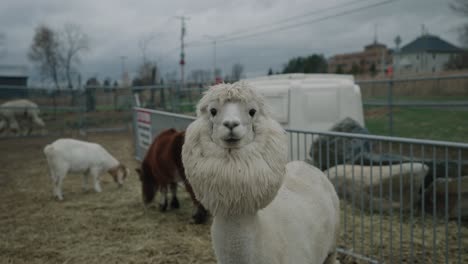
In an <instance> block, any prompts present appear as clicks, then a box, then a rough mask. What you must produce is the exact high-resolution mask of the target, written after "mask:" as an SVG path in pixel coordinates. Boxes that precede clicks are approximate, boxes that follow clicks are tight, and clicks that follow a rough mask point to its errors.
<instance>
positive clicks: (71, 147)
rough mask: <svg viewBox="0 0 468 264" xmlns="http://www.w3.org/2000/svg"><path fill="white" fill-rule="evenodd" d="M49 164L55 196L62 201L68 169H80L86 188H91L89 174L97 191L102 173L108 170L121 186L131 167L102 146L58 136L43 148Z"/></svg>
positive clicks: (99, 188) (84, 187)
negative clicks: (89, 186) (63, 186)
mask: <svg viewBox="0 0 468 264" xmlns="http://www.w3.org/2000/svg"><path fill="white" fill-rule="evenodd" d="M44 154H45V155H46V157H47V163H48V164H49V170H50V176H51V178H52V184H53V187H54V196H56V197H57V198H58V199H59V200H63V195H62V182H63V179H64V178H65V176H66V175H67V174H68V172H81V173H84V175H83V189H85V190H87V188H88V178H89V175H91V176H92V177H93V180H94V190H95V191H96V192H101V185H100V176H101V174H103V173H104V172H108V173H109V174H111V176H112V177H113V178H114V181H115V182H116V183H117V184H118V185H119V187H120V186H122V184H123V181H124V180H125V178H126V177H127V175H128V173H129V170H128V169H127V168H126V167H125V166H124V165H123V164H122V163H120V162H119V161H118V160H117V159H115V158H114V157H113V156H112V155H111V154H109V152H107V151H106V150H105V149H104V148H103V147H102V146H101V145H99V144H95V143H90V142H85V141H81V140H76V139H58V140H56V141H54V142H53V143H52V144H49V145H47V146H46V147H45V148H44Z"/></svg>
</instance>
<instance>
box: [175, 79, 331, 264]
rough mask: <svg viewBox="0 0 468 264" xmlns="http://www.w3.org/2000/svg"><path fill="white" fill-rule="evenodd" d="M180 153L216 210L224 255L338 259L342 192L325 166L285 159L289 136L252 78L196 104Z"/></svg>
mask: <svg viewBox="0 0 468 264" xmlns="http://www.w3.org/2000/svg"><path fill="white" fill-rule="evenodd" d="M182 160H183V163H184V167H185V173H186V174H187V179H188V180H189V182H190V183H191V184H192V187H193V190H194V192H195V195H196V197H197V198H198V199H199V200H200V202H201V203H202V204H203V205H204V206H205V207H206V208H208V209H209V210H210V211H211V212H212V213H213V216H214V221H213V225H212V227H211V231H212V233H211V236H212V240H213V246H214V251H215V254H216V258H217V260H218V263H246V264H247V263H252V264H253V263H255V264H267V263H268V264H279V263H294V264H301V263H320V264H322V263H335V261H336V239H337V237H338V234H339V218H340V209H339V199H338V196H337V194H336V192H335V190H334V187H333V185H332V184H331V182H330V181H329V180H328V178H327V177H326V176H325V174H323V173H322V172H321V171H320V170H319V169H317V168H315V167H312V166H310V165H308V164H306V163H305V162H302V161H294V162H290V163H287V137H286V133H285V131H284V130H283V129H282V127H281V126H280V125H279V124H278V123H277V122H276V121H274V120H273V119H272V118H271V116H270V114H269V112H268V111H266V110H265V105H264V102H263V99H262V98H261V97H260V96H259V95H258V94H257V93H255V92H254V91H253V90H252V87H250V85H249V84H247V83H245V82H238V83H234V84H232V85H231V84H219V85H216V86H213V87H211V88H210V90H209V91H208V92H207V93H206V94H205V95H204V96H203V98H202V99H201V100H200V102H199V104H198V106H197V119H196V120H195V121H194V122H193V123H192V124H190V126H189V127H188V128H187V131H186V140H185V144H184V146H183V149H182Z"/></svg>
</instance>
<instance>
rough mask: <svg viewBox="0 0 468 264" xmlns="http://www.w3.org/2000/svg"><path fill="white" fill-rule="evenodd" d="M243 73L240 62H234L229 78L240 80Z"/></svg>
mask: <svg viewBox="0 0 468 264" xmlns="http://www.w3.org/2000/svg"><path fill="white" fill-rule="evenodd" d="M243 75H244V66H243V65H242V64H240V63H236V64H234V65H232V72H231V76H230V77H231V78H232V81H238V80H240V79H241V78H242V77H243Z"/></svg>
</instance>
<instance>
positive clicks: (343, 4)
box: [229, 0, 373, 36]
mask: <svg viewBox="0 0 468 264" xmlns="http://www.w3.org/2000/svg"><path fill="white" fill-rule="evenodd" d="M366 1H370V0H354V1H349V2H345V3H341V4H338V5H334V6H330V7H326V8H323V9H319V10H313V11H309V12H306V13H303V14H301V15H295V16H291V17H287V18H284V19H281V20H278V21H276V22H273V23H269V24H263V25H258V26H254V27H249V28H246V29H243V30H237V31H234V32H231V33H229V35H231V36H232V35H238V34H245V32H246V31H253V30H256V29H260V28H265V27H271V26H275V25H279V24H284V23H287V22H290V21H294V20H299V19H301V18H304V17H308V16H312V15H316V14H321V13H323V12H326V11H330V10H333V9H339V8H343V7H347V6H350V5H354V4H357V3H361V2H366ZM372 1H373V0H372Z"/></svg>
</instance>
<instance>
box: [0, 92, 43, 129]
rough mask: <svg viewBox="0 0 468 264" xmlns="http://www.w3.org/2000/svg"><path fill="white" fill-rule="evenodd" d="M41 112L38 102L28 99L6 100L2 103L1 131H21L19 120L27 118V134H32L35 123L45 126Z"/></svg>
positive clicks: (0, 106) (0, 111)
mask: <svg viewBox="0 0 468 264" xmlns="http://www.w3.org/2000/svg"><path fill="white" fill-rule="evenodd" d="M39 113H40V111H39V108H38V107H37V104H35V103H33V102H31V101H29V100H26V99H19V100H12V101H8V102H5V103H3V104H1V105H0V132H2V131H3V130H5V129H9V130H10V131H12V132H13V133H20V132H21V131H20V126H19V124H18V120H26V122H27V127H28V128H27V131H26V134H31V131H32V129H33V125H34V124H35V125H37V126H39V127H41V128H43V127H44V126H45V124H44V121H42V119H41V118H40V117H39Z"/></svg>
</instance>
